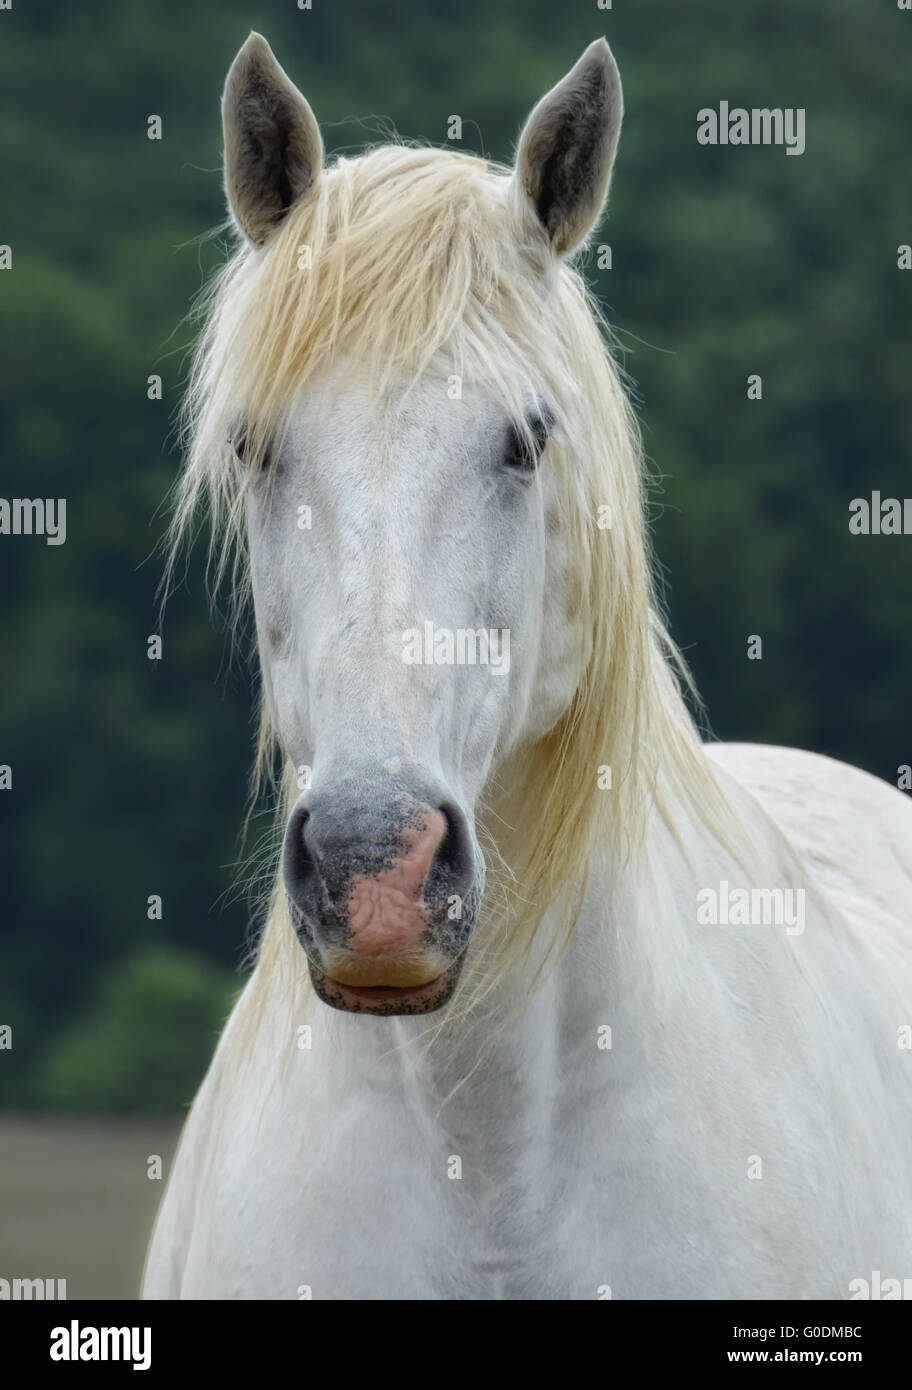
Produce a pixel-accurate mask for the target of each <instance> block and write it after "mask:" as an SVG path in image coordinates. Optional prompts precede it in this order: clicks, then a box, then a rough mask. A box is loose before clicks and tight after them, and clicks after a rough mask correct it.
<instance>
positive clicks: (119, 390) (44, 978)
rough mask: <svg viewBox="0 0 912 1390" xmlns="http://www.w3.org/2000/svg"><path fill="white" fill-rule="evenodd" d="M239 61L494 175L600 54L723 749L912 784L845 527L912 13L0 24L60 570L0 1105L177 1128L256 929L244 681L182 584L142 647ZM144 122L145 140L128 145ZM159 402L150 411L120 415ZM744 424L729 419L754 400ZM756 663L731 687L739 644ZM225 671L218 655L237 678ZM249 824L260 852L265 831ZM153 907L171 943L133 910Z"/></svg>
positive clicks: (318, 4)
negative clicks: (728, 127)
mask: <svg viewBox="0 0 912 1390" xmlns="http://www.w3.org/2000/svg"><path fill="white" fill-rule="evenodd" d="M250 28H256V29H258V30H259V31H260V32H262V33H264V34H265V35H266V37H267V38H268V39H269V41H270V43H271V44H272V46H273V48H274V50H275V52H276V54H277V56H278V58H279V61H280V62H281V63H282V64H283V66H285V68H286V69H287V70H288V72H289V73H290V74H291V76H292V77H293V79H294V80H295V81H296V82H297V83H298V85H299V86H300V87H301V88H302V90H303V91H304V92H305V93H306V95H307V96H308V98H309V99H310V101H311V103H312V105H313V106H314V108H315V110H316V112H317V115H318V117H319V118H320V120H321V123H322V124H323V130H324V138H325V140H326V143H327V146H328V149H329V150H330V151H331V152H332V151H340V150H345V151H347V152H352V151H353V150H354V149H357V148H358V147H359V146H360V145H362V144H364V143H365V142H369V141H375V140H377V139H378V138H380V137H381V136H382V132H383V130H384V129H385V128H388V126H389V125H390V124H391V125H392V126H394V127H395V128H396V129H398V130H399V131H400V132H401V133H402V134H403V135H405V136H408V137H413V138H421V139H426V140H428V141H430V142H432V143H438V144H439V143H444V141H445V135H446V126H447V119H448V117H449V116H450V115H451V114H454V113H456V114H459V115H461V116H462V117H463V121H464V136H465V139H464V146H465V147H469V148H474V149H476V150H479V151H482V152H484V153H486V154H489V155H491V156H493V157H494V158H497V159H501V160H508V159H509V158H510V157H511V153H512V148H513V142H514V140H515V138H516V135H517V133H518V128H519V125H520V122H521V120H522V118H523V117H524V115H525V114H526V112H527V111H528V110H529V108H530V107H531V106H532V104H533V103H534V102H535V100H537V98H538V97H539V96H540V95H541V93H542V92H543V91H545V90H546V89H547V88H548V87H549V86H551V85H552V84H553V83H554V82H555V81H556V80H557V79H558V78H559V77H560V76H561V75H562V74H563V73H564V72H565V71H566V69H567V68H569V67H570V66H571V65H572V63H573V62H574V61H575V59H576V58H577V57H578V55H579V53H580V52H581V51H582V49H583V48H584V47H585V45H586V44H588V43H589V42H590V41H591V40H592V39H593V38H595V37H597V36H598V35H599V34H602V33H604V34H606V35H607V37H608V39H609V41H610V42H611V44H612V47H613V48H614V51H615V55H616V57H617V59H618V62H619V64H620V67H621V71H622V75H623V79H624V85H625V94H626V106H627V119H626V124H625V128H624V134H623V138H622V142H621V149H620V154H619V159H618V165H617V170H616V174H615V180H614V190H613V200H612V205H611V211H610V218H609V221H608V222H607V224H606V225H605V228H604V230H603V233H602V235H601V236H600V237H599V238H598V240H600V241H605V242H608V243H610V245H611V247H612V252H613V269H612V270H610V271H603V272H599V271H598V270H597V268H596V266H595V261H594V258H592V259H591V260H590V262H589V270H590V275H591V279H592V282H593V284H594V286H595V288H596V289H597V291H598V293H599V294H600V295H601V296H602V298H603V300H604V302H605V304H606V306H607V308H608V311H609V314H610V317H611V319H612V321H613V323H614V324H615V325H616V327H617V331H618V333H619V335H620V339H621V342H622V344H623V345H624V354H623V362H624V366H625V367H626V369H627V371H628V372H630V373H631V374H632V376H633V378H634V379H635V381H636V383H637V404H638V409H639V413H640V416H641V419H642V422H643V426H644V431H645V441H646V447H647V452H648V456H649V460H650V467H651V468H652V470H653V471H654V472H655V473H656V474H658V475H660V477H661V486H660V487H658V488H655V489H654V490H653V492H652V501H651V507H650V512H651V517H652V520H653V523H654V538H655V544H656V548H657V551H658V555H659V558H660V560H661V562H662V567H663V575H664V578H665V581H666V600H667V604H668V608H669V611H670V615H671V622H672V630H673V632H674V634H675V636H676V638H677V640H678V642H679V643H680V644H681V645H682V646H683V648H684V649H685V652H686V655H687V656H688V659H689V660H690V662H691V664H692V666H693V668H694V671H695V673H696V676H697V680H698V683H699V686H700V688H701V690H702V692H703V695H704V697H705V699H706V702H707V705H708V709H709V717H710V720H711V725H712V729H713V731H714V732H715V734H716V735H717V736H719V737H721V738H729V739H749V740H755V741H768V742H781V743H788V744H800V745H803V746H806V747H809V748H813V749H817V750H819V751H822V752H826V753H830V754H832V755H835V756H837V757H841V758H845V759H848V760H850V761H852V762H856V763H858V764H860V765H861V766H863V767H866V768H868V769H870V770H871V771H874V772H876V773H878V774H880V775H881V776H884V777H887V778H888V779H890V780H891V781H895V780H896V777H897V767H898V765H899V764H902V763H907V762H910V761H912V742H910V739H909V733H908V719H907V707H908V700H907V692H908V690H909V687H910V683H912V644H910V641H909V623H908V612H909V602H910V598H912V578H910V566H909V556H910V547H912V538H908V537H905V538H904V537H852V536H850V535H849V532H848V524H847V523H848V504H849V501H850V500H851V499H852V498H853V497H856V496H859V495H861V496H869V495H870V493H871V490H872V489H874V488H877V489H879V490H880V491H881V492H882V493H883V494H884V495H885V496H896V497H902V496H904V495H905V494H908V493H909V492H910V486H909V468H908V461H909V457H910V450H909V444H910V412H909V408H908V404H907V401H908V396H909V384H910V381H912V360H910V354H909V351H908V337H909V334H908V329H909V322H910V312H909V311H910V297H912V273H903V272H901V271H900V270H898V269H897V247H898V246H899V245H900V244H901V243H908V242H910V241H912V195H910V179H909V164H910V160H909V155H910V140H912V122H910V115H912V83H910V80H909V77H910V56H912V13H907V12H903V11H900V10H899V9H898V8H897V6H896V4H895V0H778V2H776V0H772V2H771V0H741V3H738V4H733V3H732V0H693V2H692V3H689V4H686V5H685V4H682V3H681V0H615V4H614V6H613V8H612V9H611V10H610V11H604V10H600V9H599V8H598V6H597V4H596V2H595V0H587V2H586V3H560V4H559V3H556V0H460V3H458V4H456V3H452V4H433V3H430V2H429V0H383V3H377V0H313V9H312V10H309V11H307V10H303V11H302V10H299V9H298V8H297V7H296V5H295V3H294V0H282V3H261V4H255V3H235V0H218V2H217V3H216V0H193V3H181V4H177V3H171V2H170V0H169V3H162V0H157V2H156V3H145V4H143V3H139V0H108V2H104V0H94V3H88V4H84V5H80V4H74V5H65V4H62V3H59V4H56V5H54V6H49V5H47V4H41V3H36V4H32V5H27V4H25V3H24V2H21V0H15V4H14V7H13V9H11V10H9V11H0V103H2V105H0V112H2V119H0V187H2V190H3V194H2V209H0V243H4V244H9V245H10V246H11V247H12V248H13V268H12V269H11V270H9V271H3V272H0V342H2V361H3V366H2V378H0V460H2V482H3V487H2V492H3V495H4V496H6V497H10V498H11V497H35V496H42V497H60V496H63V497H66V498H67V499H68V518H67V524H68V537H67V541H66V544H65V545H63V546H58V547H53V546H47V545H46V544H45V542H44V541H43V540H42V539H40V538H35V537H0V593H2V605H0V660H2V676H0V763H8V764H10V765H11V766H12V769H13V787H12V789H11V790H8V791H3V792H0V817H2V825H0V846H2V856H3V862H2V875H3V877H2V892H3V908H2V920H0V933H2V940H0V1023H6V1024H9V1025H10V1026H11V1027H12V1029H13V1040H14V1043H13V1048H12V1049H11V1050H9V1051H0V1104H2V1105H5V1106H7V1107H11V1106H15V1107H18V1108H25V1107H45V1108H46V1107H57V1106H61V1107H71V1108H77V1109H80V1108H86V1109H129V1108H140V1109H142V1108H147V1109H151V1110H167V1109H170V1108H173V1107H175V1106H178V1105H180V1104H182V1103H185V1102H187V1101H188V1100H189V1099H190V1097H191V1096H192V1094H193V1091H194V1089H195V1086H196V1084H197V1082H198V1080H199V1077H200V1076H201V1074H202V1070H203V1068H204V1066H205V1064H206V1061H207V1059H208V1056H209V1055H210V1053H211V1049H212V1046H213V1044H214V1041H215V1038H216V1036H217V1033H218V1029H219V1026H220V1021H221V1020H222V1019H223V1017H224V1015H225V1012H226V1010H227V1008H228V1007H229V1003H230V999H231V997H232V996H233V994H234V993H235V992H236V990H237V989H238V987H239V985H240V982H241V978H242V976H241V974H240V971H239V966H240V962H241V960H242V957H243V952H244V947H245V941H246V939H247V933H248V926H249V921H250V919H251V915H252V914H251V909H250V904H249V902H248V900H247V897H246V896H245V888H244V883H245V875H246V874H247V870H245V868H244V859H245V856H247V855H249V854H250V852H251V849H252V847H253V845H252V844H251V843H250V842H248V844H247V845H246V847H244V846H242V845H241V844H240V842H239V838H238V835H239V828H240V825H241V819H242V814H243V807H244V800H245V795H246V783H247V772H248V766H249V761H250V748H251V739H252V733H253V729H252V722H251V721H252V708H253V698H252V691H253V682H252V675H251V671H250V669H249V668H248V666H247V665H246V664H245V660H244V659H243V655H244V651H242V656H241V659H236V658H234V657H232V654H231V651H230V647H229V644H228V642H227V639H226V637H225V635H224V632H223V631H219V630H218V628H217V627H214V626H213V625H212V623H211V622H210V617H209V614H208V611H207V605H206V600H205V594H204V590H203V584H202V566H201V557H200V556H199V555H196V556H195V557H193V558H192V559H191V561H190V563H189V566H188V571H187V577H186V584H185V585H184V586H183V587H182V588H181V589H180V591H179V592H178V594H177V595H176V597H175V598H174V600H173V601H172V603H171V605H170V607H169V610H168V616H167V621H166V625H165V628H164V659H163V660H162V661H160V662H157V663H153V662H150V661H149V660H147V657H146V641H147V637H148V636H149V635H150V634H151V633H153V632H156V631H157V630H158V625H157V621H156V616H155V614H156V609H155V590H156V586H157V583H158V580H159V577H160V563H159V561H158V560H157V559H156V556H155V549H156V545H157V542H158V540H159V538H160V536H161V532H162V529H163V525H164V516H165V512H164V510H163V508H162V503H163V499H164V498H165V497H166V494H167V493H168V490H169V488H170V487H171V486H172V484H173V481H174V478H175V474H176V471H177V468H178V464H179V458H178V455H177V452H176V449H175V443H174V429H173V426H174V412H175V410H176V407H177V405H178V402H179V399H180V391H181V382H182V379H183V375H184V372H185V370H186V365H187V350H188V348H189V347H190V346H191V345H192V340H193V330H192V327H191V326H189V325H188V324H187V323H186V322H185V315H186V312H187V310H188V308H189V306H190V302H191V299H192V297H193V295H194V294H195V293H196V291H197V290H198V289H199V288H200V286H201V284H202V283H203V281H204V279H205V277H206V275H207V274H208V273H209V272H210V271H211V270H212V269H213V268H214V267H215V266H216V265H217V264H218V263H219V261H220V259H221V257H222V255H223V251H224V247H223V245H222V243H221V242H220V241H219V240H218V239H217V238H216V239H206V238H205V236H204V234H205V233H206V232H207V231H209V230H210V229H212V228H213V227H214V226H216V225H217V224H219V223H220V222H221V221H222V218H223V214H224V207H223V201H222V193H221V175H220V168H219V159H220V126H219V117H218V99H219V94H220V91H221V86H222V82H223V79H224V74H225V71H226V70H227V67H228V65H229V63H230V61H231V59H232V57H233V56H234V53H235V51H236V50H237V48H238V47H239V45H240V44H241V42H242V41H243V39H244V37H245V35H246V33H247V31H248V30H249V29H250ZM722 99H726V100H728V101H730V102H731V103H732V104H738V105H743V106H746V107H753V106H766V107H775V106H781V107H803V108H805V109H806V111H807V149H806V152H805V153H804V154H803V155H802V156H801V157H790V156H787V155H786V153H785V150H784V148H782V147H778V148H777V147H768V148H756V147H749V148H733V147H729V148H722V147H720V148H709V147H701V146H699V145H698V144H697V141H696V113H697V111H698V110H699V109H700V108H702V107H705V106H718V103H719V101H720V100H722ZM153 113H154V114H157V115H160V116H161V118H162V122H163V138H162V140H160V141H150V140H148V139H147V138H146V123H147V117H148V116H149V115H150V114H153ZM151 373H158V374H160V375H161V376H162V379H163V384H164V398H163V400H161V401H150V400H148V399H147V396H146V390H147V377H148V376H149V375H150V374H151ZM751 373H760V374H761V375H762V378H763V384H764V396H763V400H762V402H752V401H749V400H748V399H747V394H746V380H747V377H748V375H749V374H751ZM755 633H756V634H760V635H761V636H762V637H763V660H762V661H748V660H747V657H746V651H747V638H748V636H749V635H750V634H755ZM247 646H249V643H243V644H242V647H243V648H244V650H246V647H247ZM267 826H268V815H267V812H266V809H265V808H263V811H262V815H261V816H260V817H259V818H258V819H256V820H255V821H254V827H255V829H254V837H253V841H254V843H255V840H256V835H257V833H258V831H257V827H262V828H263V829H264V830H265V829H266V827H267ZM150 894H159V895H161V897H162V899H163V904H164V911H163V917H162V920H161V921H150V920H149V919H148V917H147V912H146V902H147V898H148V896H149V895H150Z"/></svg>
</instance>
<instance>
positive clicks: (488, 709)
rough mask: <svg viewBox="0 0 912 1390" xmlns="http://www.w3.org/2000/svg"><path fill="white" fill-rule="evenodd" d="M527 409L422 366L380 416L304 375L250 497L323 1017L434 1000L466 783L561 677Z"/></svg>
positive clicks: (458, 951) (540, 438)
mask: <svg viewBox="0 0 912 1390" xmlns="http://www.w3.org/2000/svg"><path fill="white" fill-rule="evenodd" d="M526 424H527V429H526V430H525V431H524V430H523V429H522V428H521V427H520V429H519V430H517V428H516V427H515V425H514V424H513V423H512V422H511V421H509V420H508V419H507V418H505V415H504V412H503V409H502V408H501V407H500V406H498V405H497V404H495V403H494V402H493V401H492V400H490V399H487V398H486V397H485V396H484V394H483V393H482V392H481V391H480V390H471V389H468V388H466V389H464V391H463V393H462V395H461V397H460V398H458V399H451V396H450V390H449V388H448V382H447V379H446V378H439V377H432V376H428V377H425V378H423V379H422V380H421V381H420V382H418V383H417V384H416V385H415V386H413V387H412V389H411V390H409V391H407V392H393V393H392V394H391V398H390V400H389V401H388V402H387V403H386V404H385V405H384V407H382V408H380V407H378V406H377V404H376V402H372V400H371V397H370V394H369V392H368V390H367V387H366V384H365V383H364V382H363V381H361V380H359V378H358V374H357V373H351V374H347V375H346V377H345V378H344V379H343V381H342V383H341V384H338V385H337V387H336V389H335V391H334V393H333V395H332V398H331V401H329V400H324V399H323V393H322V391H321V389H320V384H319V383H313V384H312V385H311V386H310V387H309V388H308V390H307V392H306V394H305V396H304V398H303V399H302V400H301V401H300V403H299V405H298V407H297V409H296V410H295V412H294V415H293V417H292V423H291V426H290V429H289V431H288V434H287V436H286V439H285V443H284V445H283V447H282V449H281V450H280V452H279V453H278V454H277V456H275V457H272V458H271V459H270V460H269V461H268V463H267V466H266V467H265V468H264V469H263V471H262V473H261V474H260V475H259V477H258V478H257V480H256V482H255V483H254V485H253V486H252V487H251V490H250V494H249V504H248V528H249V536H250V553H251V567H252V578H253V591H254V601H255V607H256V618H257V629H258V634H259V644H260V655H261V663H262V669H263V679H264V684H265V693H266V698H267V700H268V703H269V706H270V710H271V713H272V716H273V719H274V721H275V726H276V728H277V730H278V731H279V735H280V738H281V740H282V743H283V746H284V748H285V750H286V751H287V753H288V754H289V756H290V757H291V758H292V759H293V761H294V764H295V765H296V766H297V767H299V768H300V767H304V768H306V769H309V770H310V771H309V774H304V775H303V776H302V780H303V781H304V782H305V789H304V790H303V791H302V794H301V796H300V797H299V799H298V801H297V804H296V805H295V807H294V810H293V812H292V814H291V817H290V820H289V823H288V827H287V831H286V835H285V842H284V850H283V872H284V880H285V888H286V893H287V898H288V902H289V907H290V911H291V916H292V920H293V922H294V924H295V927H296V930H297V932H298V936H299V938H300V941H301V943H302V945H303V946H304V949H305V951H306V952H307V956H308V960H309V963H310V969H311V975H312V978H313V981H314V984H315V986H316V989H317V992H318V993H319V995H320V997H321V998H322V999H323V1000H324V1001H325V1002H326V1003H328V1004H332V1005H335V1006H336V1007H339V1008H344V1009H349V1010H354V1011H363V1012H372V1013H416V1012H426V1011H427V1010H429V1009H432V1008H436V1007H439V1006H440V1005H441V1004H442V1003H444V1002H445V1001H446V1000H447V999H448V998H449V996H450V994H451V992H452V990H453V988H454V986H455V983H456V979H457V977H458V973H459V969H460V965H461V961H462V959H463V955H464V950H465V947H466V944H467V942H468V938H469V934H470V932H471V930H472V927H473V925H474V923H475V920H476V916H477V913H478V907H479V903H480V900H481V895H482V889H483V885H484V859H483V856H482V853H481V850H480V848H479V844H478V840H477V838H476V833H475V828H474V808H475V805H476V801H477V798H478V795H479V793H480V791H481V789H482V787H483V785H484V783H485V781H486V779H487V777H488V775H489V773H490V770H491V767H492V764H493V763H494V762H495V760H496V759H497V757H498V756H499V755H501V754H503V753H504V752H506V751H508V750H509V749H510V748H511V747H513V746H514V745H515V743H516V741H517V740H518V738H519V737H520V736H521V735H522V734H523V733H526V732H528V731H529V729H530V727H532V726H534V725H540V724H544V725H547V724H548V723H549V722H552V721H553V718H554V713H555V709H554V708H552V706H554V707H556V706H557V705H560V704H565V703H566V700H567V699H569V695H570V693H571V692H572V686H571V687H570V688H569V689H568V690H567V691H564V690H562V689H561V680H560V671H561V670H562V669H563V670H566V671H567V672H568V673H569V671H570V670H571V669H572V666H573V662H572V661H571V660H570V652H569V650H567V651H564V646H565V644H569V643H570V642H571V640H572V638H571V636H570V635H569V634H568V633H567V632H566V631H565V629H566V627H567V624H566V623H564V624H562V625H558V626H560V628H561V631H560V632H559V633H557V634H555V635H554V637H553V650H552V652H551V656H550V659H549V660H547V661H546V662H544V665H545V667H546V668H547V669H546V671H545V672H544V673H542V672H540V671H539V666H540V664H542V663H540V661H539V656H540V648H541V646H542V629H543V617H544V616H545V614H544V609H545V605H544V602H543V595H544V587H545V575H546V564H545V554H546V545H545V535H546V514H547V512H548V510H549V506H552V505H553V507H555V508H556V501H553V503H549V492H550V489H551V487H552V482H551V479H550V478H548V477H546V476H545V475H546V471H547V468H546V464H543V463H542V462H541V459H540V455H542V454H546V453H547V444H546V436H547V433H548V430H549V428H550V427H551V424H552V420H551V417H550V413H549V412H548V410H547V407H546V405H545V404H544V403H538V402H535V403H532V402H530V404H529V409H528V413H527V421H526ZM552 570H553V573H552V578H553V586H552V587H553V589H554V591H555V593H559V591H560V586H561V576H560V572H559V571H560V566H559V565H558V566H557V567H556V568H555V567H552ZM563 658H566V659H565V660H564V659H563ZM568 679H569V677H568Z"/></svg>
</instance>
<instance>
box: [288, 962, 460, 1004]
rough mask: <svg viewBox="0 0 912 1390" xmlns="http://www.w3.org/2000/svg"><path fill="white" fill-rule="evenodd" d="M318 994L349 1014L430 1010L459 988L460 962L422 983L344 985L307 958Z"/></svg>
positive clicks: (328, 1002)
mask: <svg viewBox="0 0 912 1390" xmlns="http://www.w3.org/2000/svg"><path fill="white" fill-rule="evenodd" d="M308 965H309V969H310V978H311V981H312V982H313V987H314V989H315V990H316V992H317V995H318V997H319V998H320V999H321V1000H322V1001H323V1003H324V1004H328V1005H329V1007H330V1008H331V1009H340V1010H342V1011H343V1012H345V1013H350V1014H386V1015H391V1014H429V1013H433V1012H434V1010H435V1009H439V1008H442V1006H443V1005H444V1004H446V1003H447V1002H448V1000H449V998H450V996H451V995H452V993H453V990H454V989H455V988H456V981H457V979H458V977H459V964H458V963H457V964H456V965H455V966H451V967H450V968H449V969H448V970H445V971H444V972H443V974H441V975H437V976H436V977H435V978H434V979H433V980H427V981H426V982H425V983H424V984H420V985H345V984H342V982H341V981H340V980H334V979H333V978H332V976H331V975H327V974H326V972H325V971H324V970H320V968H319V967H318V966H316V965H314V964H313V962H312V961H310V962H308Z"/></svg>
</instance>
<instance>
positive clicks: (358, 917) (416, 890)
mask: <svg viewBox="0 0 912 1390" xmlns="http://www.w3.org/2000/svg"><path fill="white" fill-rule="evenodd" d="M282 873H283V877H284V881H285V891H286V896H287V900H288V907H289V913H290V915H291V920H292V923H293V925H294V928H295V932H296V934H297V936H298V940H299V941H300V942H301V945H302V946H303V948H304V951H305V952H306V954H307V959H308V964H309V967H310V974H311V979H312V981H313V985H314V988H315V990H316V992H317V995H318V996H319V998H320V999H322V1000H323V1002H324V1003H325V1004H328V1005H330V1007H332V1008H336V1009H343V1010H346V1011H348V1012H350V1013H371V1014H418V1013H430V1012H432V1011H433V1010H435V1009H439V1008H440V1007H441V1006H442V1005H443V1004H445V1003H447V1001H448V1000H449V999H450V997H451V996H452V994H453V991H454V989H455V987H456V983H457V980H458V978H459V972H460V968H461V965H462V959H463V956H464V952H465V948H466V945H467V942H468V939H469V935H470V933H471V930H472V927H473V926H474V924H475V920H476V917H477V912H478V905H479V903H480V900H481V893H482V887H483V866H482V861H481V855H480V852H479V850H478V846H477V842H476V840H475V837H474V834H473V832H472V830H471V829H470V826H469V821H468V817H467V816H466V815H465V813H464V812H463V811H462V809H461V808H460V807H459V806H458V805H457V803H456V802H455V800H453V799H452V798H451V797H448V796H447V795H445V794H443V791H442V789H441V788H439V787H437V786H435V785H434V784H432V783H421V782H419V781H417V780H412V781H410V782H407V783H406V782H400V783H397V784H395V785H394V786H392V787H391V785H390V779H389V777H384V778H383V780H382V781H380V780H379V779H376V778H370V777H367V778H366V777H363V776H362V777H356V776H354V775H352V774H349V775H348V776H347V777H345V778H344V779H341V780H336V781H333V780H332V779H328V778H324V779H323V781H322V783H321V790H320V792H319V793H311V792H307V793H305V794H304V795H303V796H302V797H301V798H300V799H299V801H298V803H297V805H296V806H295V808H294V810H293V811H292V814H291V816H290V818H289V822H288V827H287V829H286V833H285V842H284V846H283V851H282Z"/></svg>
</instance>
